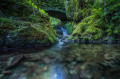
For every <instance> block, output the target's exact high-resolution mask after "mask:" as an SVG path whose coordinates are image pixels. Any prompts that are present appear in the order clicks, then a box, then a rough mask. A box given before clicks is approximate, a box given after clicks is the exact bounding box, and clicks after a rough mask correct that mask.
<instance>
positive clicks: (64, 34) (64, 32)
mask: <svg viewBox="0 0 120 79" xmlns="http://www.w3.org/2000/svg"><path fill="white" fill-rule="evenodd" d="M61 30H62V32H63V36H66V35H68V33H67V31H66V30H65V29H64V28H63V27H61Z"/></svg>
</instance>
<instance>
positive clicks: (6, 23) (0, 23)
mask: <svg viewBox="0 0 120 79" xmlns="http://www.w3.org/2000/svg"><path fill="white" fill-rule="evenodd" d="M14 28H15V26H14V23H13V21H12V20H11V19H7V18H0V29H14Z"/></svg>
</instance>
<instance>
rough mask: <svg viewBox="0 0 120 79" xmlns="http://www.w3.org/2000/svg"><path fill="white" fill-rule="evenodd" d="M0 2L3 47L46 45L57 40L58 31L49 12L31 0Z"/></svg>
mask: <svg viewBox="0 0 120 79" xmlns="http://www.w3.org/2000/svg"><path fill="white" fill-rule="evenodd" d="M0 4H1V5H0V7H2V9H1V10H0V48H1V49H3V47H7V48H21V47H31V46H36V45H46V44H51V43H54V42H55V41H56V32H55V30H54V29H53V26H52V25H51V23H50V18H49V16H48V14H47V13H45V12H44V10H42V9H40V8H39V9H38V8H37V6H36V5H35V4H34V3H32V2H31V1H30V0H29V1H25V0H22V1H21V0H20V1H19V0H18V1H16V0H5V1H4V0H2V1H1V3H0Z"/></svg>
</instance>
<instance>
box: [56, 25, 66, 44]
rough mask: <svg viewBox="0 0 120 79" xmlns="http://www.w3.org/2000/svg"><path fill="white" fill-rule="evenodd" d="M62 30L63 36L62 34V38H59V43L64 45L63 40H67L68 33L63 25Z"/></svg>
mask: <svg viewBox="0 0 120 79" xmlns="http://www.w3.org/2000/svg"><path fill="white" fill-rule="evenodd" d="M61 31H62V34H63V36H62V38H57V39H58V45H63V44H64V42H63V41H67V38H65V36H67V35H68V33H67V31H66V30H65V29H64V28H63V27H61ZM64 38H65V39H64ZM63 39H64V40H63Z"/></svg>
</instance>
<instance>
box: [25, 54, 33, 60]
mask: <svg viewBox="0 0 120 79" xmlns="http://www.w3.org/2000/svg"><path fill="white" fill-rule="evenodd" d="M23 56H24V58H26V59H29V58H30V57H31V54H23Z"/></svg>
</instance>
